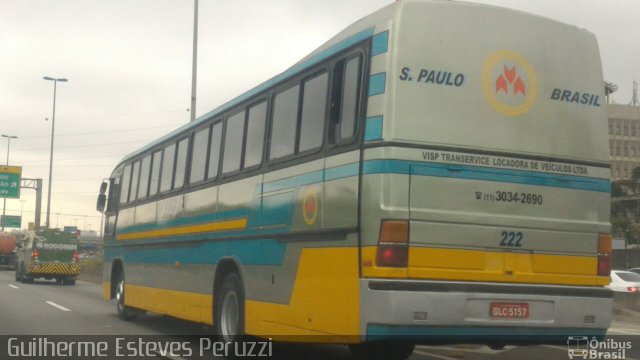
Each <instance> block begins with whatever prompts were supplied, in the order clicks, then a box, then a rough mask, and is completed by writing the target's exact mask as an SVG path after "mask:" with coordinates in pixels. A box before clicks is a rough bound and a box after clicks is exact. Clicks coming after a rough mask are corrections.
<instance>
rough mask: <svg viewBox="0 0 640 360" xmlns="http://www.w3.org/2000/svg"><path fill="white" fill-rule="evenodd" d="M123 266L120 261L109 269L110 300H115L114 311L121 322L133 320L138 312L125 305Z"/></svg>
mask: <svg viewBox="0 0 640 360" xmlns="http://www.w3.org/2000/svg"><path fill="white" fill-rule="evenodd" d="M124 279H125V276H124V266H123V265H122V261H121V260H116V261H114V262H113V266H112V268H111V296H110V297H111V298H112V299H113V298H115V299H116V309H117V311H118V317H119V318H120V319H122V320H126V321H128V320H135V319H136V317H137V316H138V314H139V312H137V311H136V310H135V309H133V308H131V307H129V306H127V305H125V301H124V299H125V285H124V284H125V282H124Z"/></svg>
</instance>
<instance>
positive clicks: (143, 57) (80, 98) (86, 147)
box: [0, 0, 640, 231]
mask: <svg viewBox="0 0 640 360" xmlns="http://www.w3.org/2000/svg"><path fill="white" fill-rule="evenodd" d="M392 2H393V0H269V1H264V0H234V1H217V0H200V1H199V25H198V74H197V75H198V77H197V106H196V115H197V116H200V115H203V114H205V113H207V112H209V111H210V110H212V109H214V108H215V107H217V106H218V105H221V104H223V103H225V102H226V101H228V100H230V99H232V98H234V97H235V96H237V95H240V94H241V93H243V92H244V91H246V90H249V89H251V88H252V87H254V86H256V85H258V84H260V83H261V82H263V81H265V80H267V79H269V78H271V77H273V76H274V75H277V74H278V73H280V72H282V71H284V70H286V69H287V68H288V67H289V66H291V65H293V64H294V63H295V62H297V61H298V60H300V59H301V58H303V57H304V56H305V55H307V54H308V53H310V52H311V51H313V50H314V49H315V48H317V47H318V46H320V45H321V44H322V43H324V42H325V41H327V40H329V39H330V38H331V37H332V36H333V35H335V34H337V33H338V32H339V31H341V30H342V29H344V28H345V27H346V26H348V25H349V24H351V23H353V22H354V21H356V20H358V19H360V18H362V17H364V16H366V15H368V14H370V13H372V12H373V11H375V10H377V9H379V8H381V7H383V6H385V5H387V4H390V3H392ZM471 2H476V3H485V4H492V5H497V6H502V7H507V8H512V9H518V10H522V11H526V12H530V13H534V14H538V15H542V16H545V17H549V18H552V19H556V20H560V21H563V22H565V23H569V24H573V25H577V26H579V27H581V28H585V29H587V30H589V31H591V32H592V33H594V34H595V35H596V37H597V39H598V42H599V46H600V51H601V57H602V63H603V72H604V78H605V80H606V81H609V82H613V83H615V84H617V85H618V88H619V90H618V91H617V92H616V93H614V94H613V96H612V98H613V100H614V102H616V103H620V104H627V103H629V102H630V101H631V97H632V82H633V80H634V78H635V79H636V80H638V81H640V45H638V43H639V41H640V1H638V0H611V1H607V2H606V3H605V2H604V1H601V0H581V1H579V0H563V1H559V0H537V1H530V0H472V1H471ZM192 36H193V1H191V0H135V1H131V0H90V1H88V0H0V79H2V81H1V82H0V133H1V134H6V135H12V136H18V138H17V139H13V140H12V141H11V147H10V153H9V156H10V161H9V163H10V165H15V166H22V167H23V170H22V171H23V174H22V176H23V178H42V179H43V180H44V181H43V187H44V189H43V204H42V212H43V213H42V223H43V224H44V222H45V221H46V214H45V212H46V202H47V187H48V170H49V154H50V152H49V148H50V139H51V118H52V106H53V82H52V81H45V80H43V77H44V76H49V77H54V78H67V79H68V80H69V81H68V82H64V83H58V86H57V93H56V118H55V140H54V151H53V154H54V155H53V161H54V168H53V181H52V195H51V198H52V200H51V215H50V217H51V226H53V227H63V226H74V225H75V226H78V228H79V229H81V230H85V229H86V230H94V231H99V230H98V229H99V226H100V220H101V219H100V214H99V213H98V212H96V211H95V201H96V197H97V191H98V188H99V185H100V183H101V181H102V179H103V178H105V177H108V176H109V174H110V172H111V170H112V169H113V167H114V166H115V165H117V163H118V162H119V161H120V160H121V159H122V158H123V157H124V156H125V155H127V154H129V153H131V152H133V151H134V150H136V149H138V148H140V147H142V146H144V145H145V144H147V143H149V142H151V141H153V140H154V139H156V138H158V137H160V136H162V135H164V134H166V133H168V132H170V131H171V130H173V129H175V128H177V127H179V126H181V125H184V124H185V123H187V122H188V121H189V116H190V115H189V111H188V109H189V107H190V97H191V61H192V41H193V38H192ZM47 119H48V120H47ZM6 157H7V140H6V138H0V163H1V164H4V163H5V161H6ZM20 200H22V201H19V200H16V199H9V200H7V206H6V214H7V215H20V213H21V208H22V215H23V219H24V220H23V226H24V227H26V224H27V222H29V221H33V219H34V211H35V191H34V190H31V189H22V195H21V199H20Z"/></svg>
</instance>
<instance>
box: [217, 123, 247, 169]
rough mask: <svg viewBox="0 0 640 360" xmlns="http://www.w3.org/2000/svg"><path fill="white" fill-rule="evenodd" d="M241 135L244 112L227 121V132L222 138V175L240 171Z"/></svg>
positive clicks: (242, 132) (242, 133)
mask: <svg viewBox="0 0 640 360" xmlns="http://www.w3.org/2000/svg"><path fill="white" fill-rule="evenodd" d="M243 135H244V111H242V112H240V113H237V114H235V115H233V116H232V117H230V118H228V119H227V130H226V132H225V137H224V155H223V156H224V159H223V161H222V173H223V174H228V173H230V172H232V171H236V170H239V169H240V156H241V153H242V136H243Z"/></svg>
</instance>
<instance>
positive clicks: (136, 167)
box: [129, 161, 140, 201]
mask: <svg viewBox="0 0 640 360" xmlns="http://www.w3.org/2000/svg"><path fill="white" fill-rule="evenodd" d="M139 174H140V161H136V162H135V163H134V164H133V172H132V173H131V192H130V194H129V201H136V199H137V198H138V179H139V177H138V175H139Z"/></svg>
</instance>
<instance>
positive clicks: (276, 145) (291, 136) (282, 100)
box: [269, 85, 300, 159]
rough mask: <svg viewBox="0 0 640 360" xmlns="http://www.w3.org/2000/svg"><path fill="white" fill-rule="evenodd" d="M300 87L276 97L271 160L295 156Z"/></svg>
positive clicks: (290, 89)
mask: <svg viewBox="0 0 640 360" xmlns="http://www.w3.org/2000/svg"><path fill="white" fill-rule="evenodd" d="M299 95H300V85H296V86H294V87H292V88H289V89H288V90H285V91H283V92H281V93H280V94H278V95H276V98H275V101H274V105H273V125H272V127H271V150H270V153H269V158H270V159H277V158H280V157H283V156H286V155H291V154H293V152H294V150H295V141H296V127H297V117H298V97H299Z"/></svg>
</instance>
